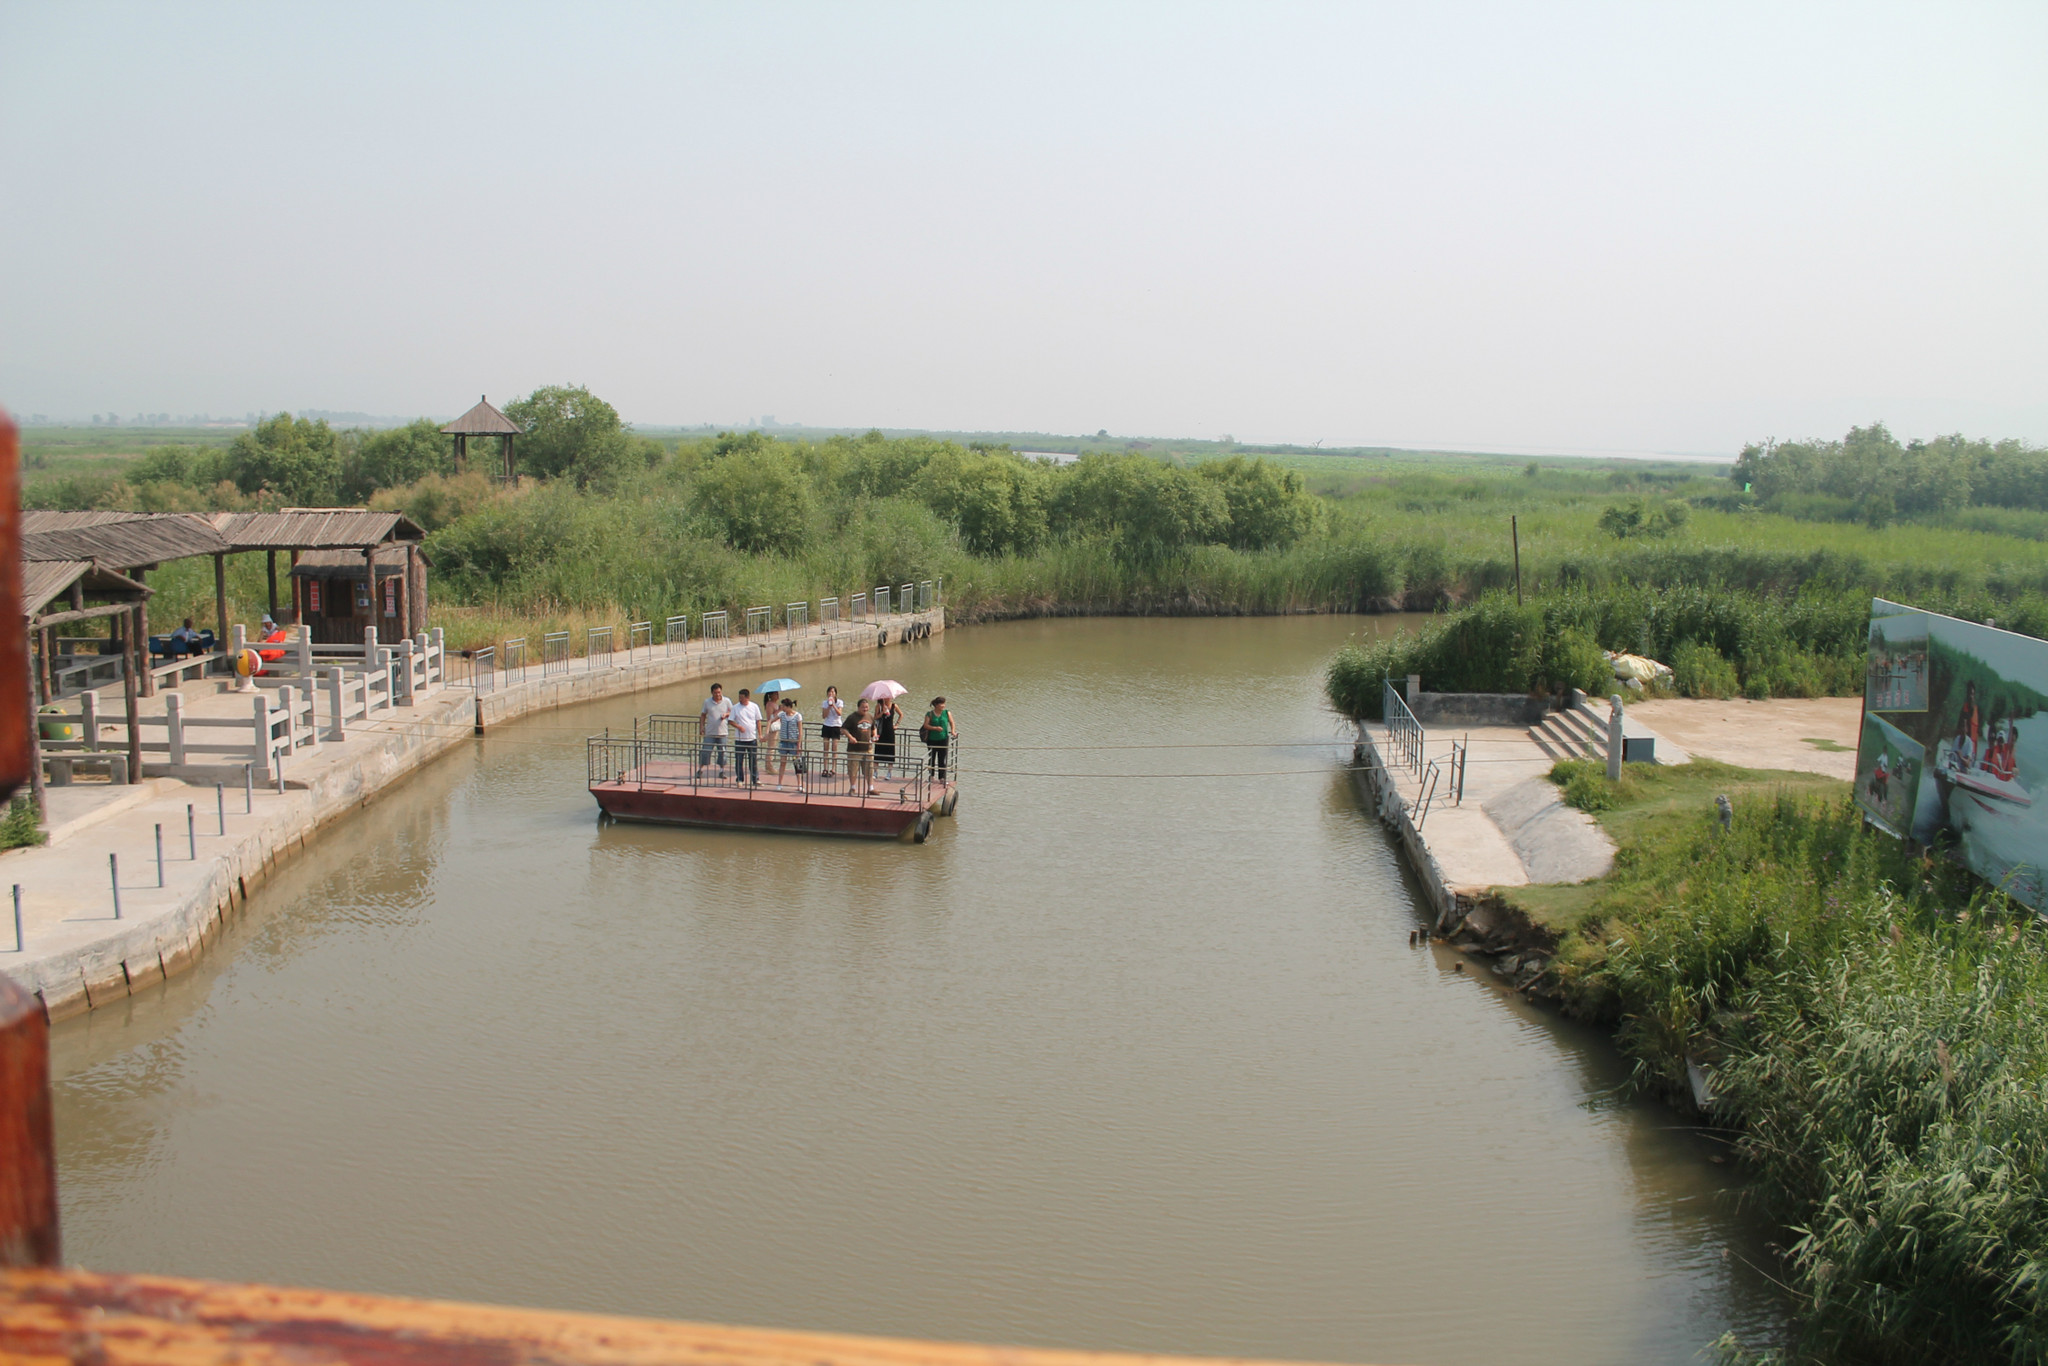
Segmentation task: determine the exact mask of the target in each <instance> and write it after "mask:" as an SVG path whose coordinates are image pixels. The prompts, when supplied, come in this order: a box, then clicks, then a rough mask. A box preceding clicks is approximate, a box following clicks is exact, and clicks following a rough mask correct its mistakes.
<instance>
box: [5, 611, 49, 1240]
mask: <svg viewBox="0 0 2048 1366" xmlns="http://www.w3.org/2000/svg"><path fill="white" fill-rule="evenodd" d="M49 641H50V632H49V631H48V630H47V629H45V630H44V632H43V698H44V700H45V701H47V700H48V699H49V696H50V654H49V650H50V644H49ZM24 662H26V661H24ZM28 793H29V796H30V798H31V799H33V800H34V802H35V804H36V814H37V815H38V816H39V817H42V818H43V819H45V820H47V819H48V811H49V808H48V807H47V806H45V805H44V800H43V798H44V794H43V728H42V725H41V723H40V722H39V721H38V720H37V719H36V698H35V680H34V679H33V678H31V679H29V698H28ZM0 1084H4V1083H0ZM0 1161H4V1158H0ZM4 1179H5V1178H4V1177H0V1180H4ZM0 1217H4V1216H0Z"/></svg>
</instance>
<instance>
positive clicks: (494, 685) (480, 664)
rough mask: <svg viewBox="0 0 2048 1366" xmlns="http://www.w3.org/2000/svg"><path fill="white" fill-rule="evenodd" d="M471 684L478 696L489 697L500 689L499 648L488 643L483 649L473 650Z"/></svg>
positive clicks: (471, 654)
mask: <svg viewBox="0 0 2048 1366" xmlns="http://www.w3.org/2000/svg"><path fill="white" fill-rule="evenodd" d="M469 685H470V687H471V688H473V689H474V690H475V691H476V695H477V696H478V697H487V696H489V695H490V694H491V693H494V692H496V691H497V690H498V650H497V647H496V646H493V645H486V646H484V647H483V649H481V650H472V651H471V652H470V656H469Z"/></svg>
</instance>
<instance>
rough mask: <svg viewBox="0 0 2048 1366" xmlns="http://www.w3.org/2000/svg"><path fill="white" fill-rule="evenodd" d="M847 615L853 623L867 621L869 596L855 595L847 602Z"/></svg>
mask: <svg viewBox="0 0 2048 1366" xmlns="http://www.w3.org/2000/svg"><path fill="white" fill-rule="evenodd" d="M846 615H847V617H848V618H849V619H850V620H853V621H866V620H867V616H868V595H867V594H866V593H855V594H854V595H853V596H852V597H850V598H848V599H847V600H846Z"/></svg>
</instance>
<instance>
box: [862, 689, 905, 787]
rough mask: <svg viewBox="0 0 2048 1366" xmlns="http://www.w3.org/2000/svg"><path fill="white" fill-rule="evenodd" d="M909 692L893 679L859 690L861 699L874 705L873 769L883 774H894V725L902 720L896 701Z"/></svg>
mask: <svg viewBox="0 0 2048 1366" xmlns="http://www.w3.org/2000/svg"><path fill="white" fill-rule="evenodd" d="M909 691H910V689H908V688H906V687H904V686H903V685H902V684H901V683H898V682H897V681H896V680H895V679H893V678H882V679H877V680H876V681H874V682H873V683H870V684H868V685H867V686H866V687H865V688H862V689H861V690H860V695H861V696H862V697H864V698H866V699H867V700H868V701H870V702H872V703H874V704H875V711H874V716H875V767H877V768H878V769H881V770H883V771H885V772H894V771H895V767H896V723H897V722H898V721H900V720H902V719H903V709H902V708H901V707H898V706H897V705H896V699H897V698H899V697H901V696H903V694H905V693H907V692H909Z"/></svg>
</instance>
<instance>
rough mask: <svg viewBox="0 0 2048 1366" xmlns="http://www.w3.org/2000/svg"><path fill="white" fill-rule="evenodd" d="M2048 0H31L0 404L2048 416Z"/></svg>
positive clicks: (1230, 427)
mask: <svg viewBox="0 0 2048 1366" xmlns="http://www.w3.org/2000/svg"><path fill="white" fill-rule="evenodd" d="M2044 59H2048V5H2042V4H2038V3H2029V4H2013V5H1967V4H1959V3H1944V4H1931V5H1928V4H1922V5H1912V6H1898V7H1890V6H1883V5H1877V4H1870V3H1858V4H1846V5H1840V6H1796V5H1786V4H1782V3H1774V4H1764V5H1756V6H1739V5H1731V4H1710V5H1701V6H1697V7H1686V6H1680V5H1676V4H1641V3H1625V4H1613V5H1581V4H1556V5H1539V4H1533V3H1532V4H1521V5H1464V6H1460V5H1449V4H1427V5H1416V4H1413V3H1407V4H1400V5H1388V6H1371V5H1364V4H1359V5H1326V6H1313V5H1312V6H1277V5H1247V6H1198V5H1193V4H1187V3H1174V4H1162V5H1114V4H1104V3H1092V4H1082V5H1074V6H1057V5H1052V4H1048V3H1044V2H1043V0H1031V3H1019V4H1015V5H1011V6H995V5H963V4H959V3H952V4H934V5H930V6H894V5H890V6H881V5H857V4H832V5H818V6H806V5H766V4H756V5H734V4H721V5H717V6H704V7H700V8H693V7H684V6H680V5H662V6H648V7H644V8H643V7H634V6H624V5H593V4H584V3H579V4H573V5H572V4H566V3H564V4H560V5H554V6H545V7H543V6H530V7H520V6H512V5H505V4H494V5H489V6H478V7H475V8H459V7H456V6H448V5H426V4H404V5H394V6H390V7H377V6H372V5H367V4H359V3H349V4H323V5H313V4H282V3H278V4H253V5H246V6H225V5H203V4H175V5H172V4H148V5H136V6H97V5H89V4H78V3H64V4H28V3H17V0H0V177H4V182H0V183H4V186H5V194H4V208H0V402H5V403H6V404H7V405H8V406H10V407H12V408H14V409H16V410H17V411H19V412H22V413H30V412H41V413H47V414H49V415H50V416H52V417H59V416H76V417H83V415H85V414H87V413H90V412H93V411H106V410H109V409H112V410H118V411H119V412H121V413H123V414H124V415H125V414H132V413H134V412H136V411H138V410H140V411H170V412H178V413H184V412H196V411H201V410H207V411H212V412H216V413H233V414H240V413H242V412H244V411H246V410H249V409H256V408H261V409H276V408H280V407H287V408H302V407H312V408H327V409H342V410H362V411H367V412H372V413H390V414H412V413H416V412H418V413H430V414H453V413H455V412H458V411H460V410H461V409H462V408H464V407H466V406H467V405H468V404H469V403H471V402H473V401H474V399H475V397H476V395H477V394H478V393H479V392H485V391H487V392H489V393H490V394H491V395H492V396H493V397H494V398H496V399H500V400H502V399H506V398H510V397H513V396H515V395H517V394H519V393H523V392H525V391H527V390H529V389H531V388H532V387H534V386H536V385H539V384H546V383H554V382H571V383H583V384H588V385H589V386H590V387H591V388H592V389H594V390H596V391H597V392H598V393H599V394H601V395H603V396H604V397H606V398H608V399H610V400H611V401H612V402H614V403H615V404H616V405H617V406H618V408H619V409H620V411H621V412H623V413H624V414H625V415H626V416H627V417H628V418H629V419H631V420H634V421H639V422H643V423H686V422H707V421H716V422H741V421H746V420H749V419H751V418H753V417H755V416H758V415H761V414H774V415H776V416H777V417H779V418H780V419H782V420H783V421H785V422H788V421H803V422H810V423H820V424H870V423H872V424H877V425H883V426H919V427H941V428H965V429H977V430H997V429H1001V430H1009V429H1025V430H1048V431H1069V432H1071V431H1090V432H1092V431H1094V430H1096V429H1097V428H1104V427H1106V428H1108V429H1109V430H1110V431H1112V432H1115V433H1120V434H1155V435H1184V436H1204V437H1213V436H1217V435H1220V434H1222V433H1225V432H1229V433H1233V434H1235V435H1236V436H1237V437H1238V438H1239V439H1240V440H1284V441H1299V442H1313V441H1317V440H1321V441H1324V442H1326V443H1328V444H1333V445H1335V444H1354V443H1375V444H1378V443H1385V444H1398V445H1436V446H1466V447H1471V446H1481V447H1490V448H1494V449H1501V448H1508V449H1517V450H1522V449H1553V450H1587V451H1591V450H1658V451H1674V452H1730V451H1732V450H1733V449H1735V448H1736V447H1738V446H1739V445H1740V444H1741V443H1742V442H1743V441H1745V440H1749V439H1755V438H1761V437H1768V436H1773V435H1775V436H1780V437H1787V436H1802V435H1812V434H1839V433H1840V432H1841V431H1842V430H1844V429H1845V428H1846V427H1847V426H1848V425H1849V424H1851V423H1852V422H1860V421H1870V420H1873V419H1883V420H1885V421H1887V422H1889V423H1890V424H1891V425H1892V427H1893V429H1894V430H1895V431H1898V432H1900V433H1901V434H1906V435H1931V434H1933V433H1936V432H1940V431H1950V430H1956V429H1962V430H1966V431H1968V432H1970V433H1972V434H1984V435H2015V436H2022V437H2026V438H2029V439H2031V440H2034V441H2044V442H2048V388H2044V385H2048V249H2044V243H2048V74H2044Z"/></svg>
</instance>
